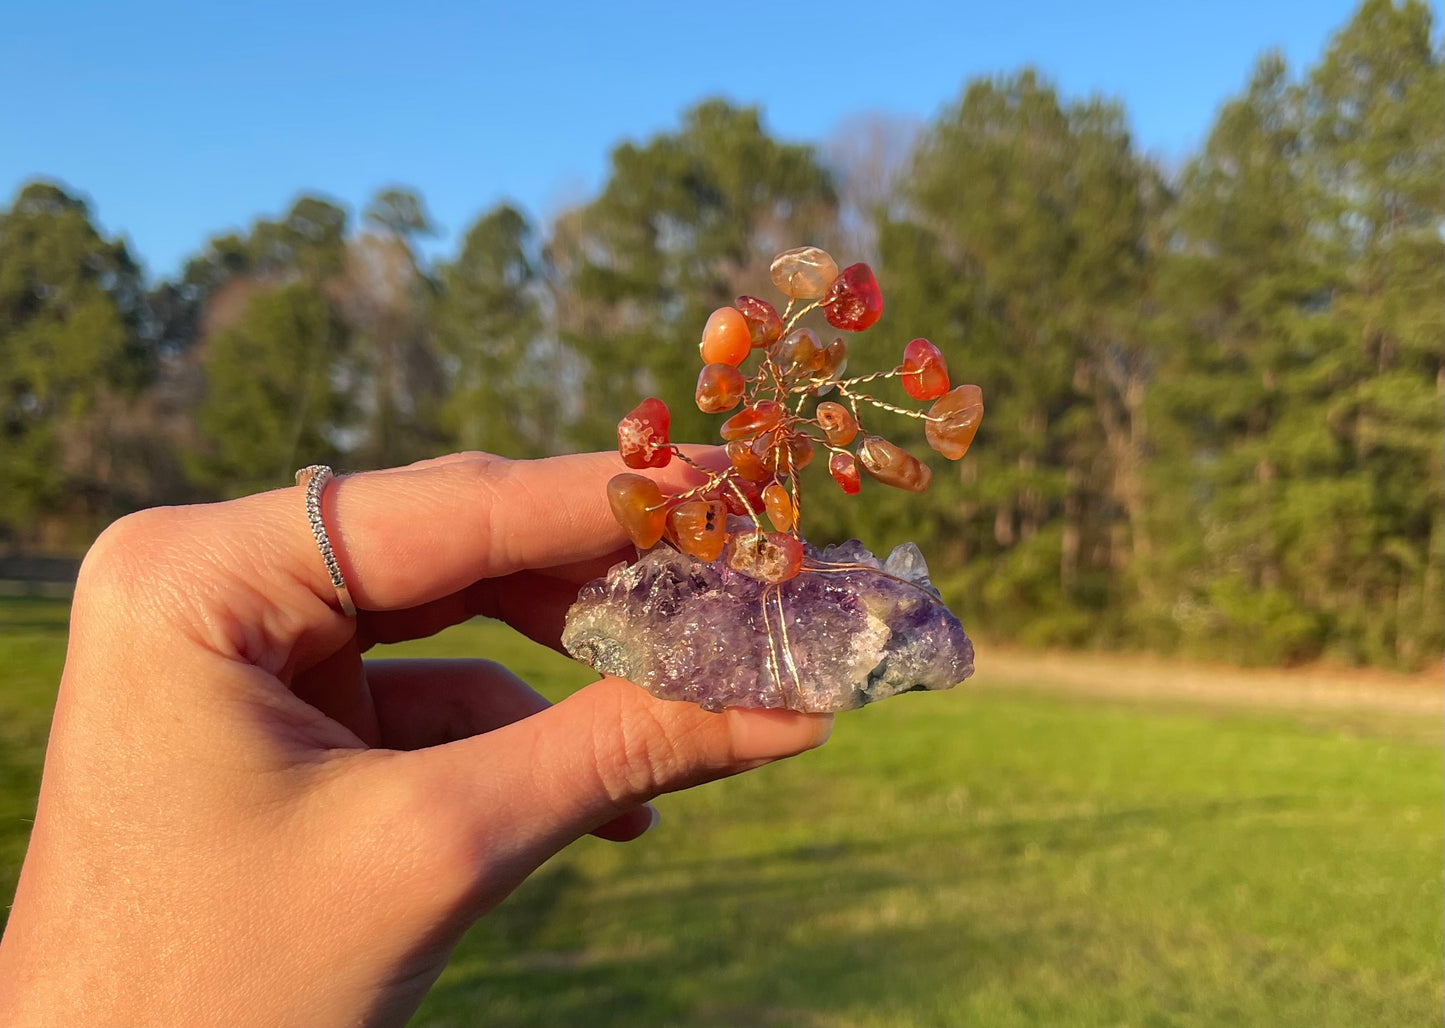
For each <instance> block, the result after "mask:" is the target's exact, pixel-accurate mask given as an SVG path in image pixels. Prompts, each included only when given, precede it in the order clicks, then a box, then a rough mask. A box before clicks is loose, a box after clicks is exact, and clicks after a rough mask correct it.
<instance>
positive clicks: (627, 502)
mask: <svg viewBox="0 0 1445 1028" xmlns="http://www.w3.org/2000/svg"><path fill="white" fill-rule="evenodd" d="M607 505H608V506H609V507H611V508H612V516H613V517H614V518H616V519H617V523H618V524H619V525H621V526H622V527H623V528H624V529H626V530H627V534H628V536H630V537H631V539H632V541H633V543H635V544H636V545H637V548H638V549H641V550H645V549H647V548H648V547H649V546H656V545H657V541H658V540H659V539H661V538H662V532H663V529H664V528H666V526H667V504H666V502H665V501H664V500H663V498H662V490H661V489H659V488H658V487H657V483H656V482H654V481H653V480H652V479H650V478H646V477H644V476H642V475H634V474H631V473H630V472H623V473H622V474H620V475H613V476H612V478H611V480H610V481H608V483H607Z"/></svg>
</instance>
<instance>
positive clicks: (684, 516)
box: [667, 500, 728, 563]
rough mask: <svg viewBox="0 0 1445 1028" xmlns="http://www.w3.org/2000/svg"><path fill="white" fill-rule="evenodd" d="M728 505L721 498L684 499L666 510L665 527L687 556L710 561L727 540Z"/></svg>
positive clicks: (720, 553) (715, 558) (715, 557)
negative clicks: (684, 500)
mask: <svg viewBox="0 0 1445 1028" xmlns="http://www.w3.org/2000/svg"><path fill="white" fill-rule="evenodd" d="M727 520H728V515H727V508H726V507H725V506H724V505H723V502H722V501H721V500H687V501H686V502H684V503H679V504H678V505H677V506H676V507H674V508H672V510H670V511H668V513H667V530H668V532H669V534H670V535H671V536H672V538H673V539H674V540H675V541H676V542H677V548H678V549H679V550H681V551H682V552H683V553H685V554H687V555H688V556H689V557H694V558H696V559H698V560H701V561H705V562H707V563H711V562H712V561H715V560H717V559H718V557H719V556H721V555H722V551H723V545H724V544H725V543H726V542H727V540H728V533H727Z"/></svg>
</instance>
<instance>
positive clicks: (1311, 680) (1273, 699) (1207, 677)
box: [974, 645, 1445, 718]
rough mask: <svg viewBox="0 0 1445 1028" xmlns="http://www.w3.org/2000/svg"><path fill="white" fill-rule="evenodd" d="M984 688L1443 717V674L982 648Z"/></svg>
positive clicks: (980, 677)
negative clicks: (1265, 666) (1239, 665)
mask: <svg viewBox="0 0 1445 1028" xmlns="http://www.w3.org/2000/svg"><path fill="white" fill-rule="evenodd" d="M979 649H980V651H981V652H980V658H979V661H978V668H979V670H978V673H977V675H976V677H975V679H974V680H975V682H976V683H977V684H979V685H999V686H1010V687H1036V688H1041V689H1049V690H1052V691H1055V692H1057V691H1065V692H1077V693H1081V694H1088V695H1096V696H1107V697H1117V698H1121V699H1176V700H1181V701H1189V702H1198V703H1209V704H1228V705H1236V706H1250V707H1271V708H1279V709H1293V710H1337V711H1372V712H1379V713H1386V714H1403V715H1418V716H1422V717H1436V718H1439V717H1441V716H1442V715H1445V672H1442V671H1441V670H1438V669H1437V670H1435V671H1433V672H1427V673H1425V674H1420V675H1398V674H1389V673H1387V672H1381V671H1367V670H1350V669H1341V668H1291V669H1287V670H1277V669H1259V670H1255V669H1248V668H1235V667H1228V666H1217V667H1216V666H1211V665H1208V664H1195V663H1189V662H1185V661H1170V660H1166V659H1163V658H1160V657H1147V656H1134V655H1130V654H1094V653H1030V652H1027V651H1025V650H1021V649H1014V648H1011V647H1007V646H1002V647H995V646H992V645H988V646H984V645H980V647H979Z"/></svg>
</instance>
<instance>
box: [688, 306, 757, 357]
mask: <svg viewBox="0 0 1445 1028" xmlns="http://www.w3.org/2000/svg"><path fill="white" fill-rule="evenodd" d="M752 348H753V337H752V333H751V331H750V330H749V329H748V319H747V318H745V317H743V314H742V311H740V310H738V309H737V308H736V307H719V308H718V309H717V310H715V311H713V312H712V315H711V316H710V317H709V318H708V319H707V326H706V327H705V328H704V329H703V330H702V342H701V343H699V344H698V346H697V350H698V353H700V354H702V359H703V360H704V361H705V362H706V363H708V364H731V365H733V366H734V367H736V366H737V365H739V364H741V363H742V362H743V358H745V357H747V355H748V354H749V353H750V352H751V351H752Z"/></svg>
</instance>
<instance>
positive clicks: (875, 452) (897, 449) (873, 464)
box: [858, 435, 933, 493]
mask: <svg viewBox="0 0 1445 1028" xmlns="http://www.w3.org/2000/svg"><path fill="white" fill-rule="evenodd" d="M858 463H859V464H862V465H863V470H864V471H866V472H868V474H870V475H872V476H873V477H874V478H876V479H878V481H880V482H882V483H883V484H884V485H891V486H894V487H896V488H898V489H907V490H908V491H909V492H910V493H921V492H923V490H925V489H927V488H928V483H929V482H931V481H933V471H932V470H931V469H930V468H929V467H928V465H927V464H924V463H923V462H922V461H921V460H919V459H918V458H917V457H915V456H913V454H911V453H909V452H908V451H907V450H905V449H903V448H902V447H901V446H896V445H894V444H893V443H890V442H889V441H888V440H887V439H884V438H883V437H882V436H876V435H870V436H866V437H865V438H864V439H863V445H862V446H860V447H858Z"/></svg>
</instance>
